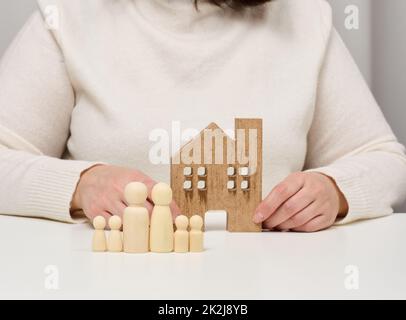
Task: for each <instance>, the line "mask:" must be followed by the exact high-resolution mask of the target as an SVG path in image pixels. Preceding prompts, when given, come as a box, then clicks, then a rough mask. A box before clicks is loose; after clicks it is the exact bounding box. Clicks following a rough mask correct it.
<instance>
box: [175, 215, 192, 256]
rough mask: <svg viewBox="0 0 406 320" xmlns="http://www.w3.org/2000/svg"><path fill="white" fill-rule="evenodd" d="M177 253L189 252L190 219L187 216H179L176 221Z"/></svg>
mask: <svg viewBox="0 0 406 320" xmlns="http://www.w3.org/2000/svg"><path fill="white" fill-rule="evenodd" d="M175 225H176V231H175V246H174V247H175V252H178V253H185V252H188V251H189V231H187V228H188V226H189V219H188V217H186V216H178V217H177V218H176V219H175Z"/></svg>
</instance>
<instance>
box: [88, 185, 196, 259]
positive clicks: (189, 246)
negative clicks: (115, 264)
mask: <svg viewBox="0 0 406 320" xmlns="http://www.w3.org/2000/svg"><path fill="white" fill-rule="evenodd" d="M124 197H125V199H126V201H127V203H128V204H129V206H128V207H127V208H126V209H125V210H124V213H123V219H121V218H120V217H119V216H112V217H110V219H109V221H108V224H109V227H110V229H111V231H110V234H109V237H108V238H106V234H105V228H106V219H105V218H104V217H102V216H98V217H96V218H95V219H94V220H93V226H94V228H95V232H94V235H93V251H95V252H104V251H110V252H122V251H124V252H126V253H146V252H149V251H151V252H159V253H166V252H173V251H175V252H179V253H185V252H201V251H203V232H202V228H203V219H202V217H200V216H198V215H195V216H193V217H191V218H190V221H189V218H188V217H186V216H183V215H182V216H178V217H177V218H176V219H175V225H176V231H175V230H174V226H173V218H172V212H171V209H170V207H169V205H170V203H171V202H172V190H171V188H170V187H169V186H168V185H167V184H165V183H158V184H156V185H155V186H154V187H153V189H152V193H151V198H152V201H153V203H154V208H153V210H152V215H151V219H150V216H149V213H148V210H147V209H146V207H145V203H146V201H147V197H148V189H147V187H146V186H145V185H144V184H143V183H140V182H131V183H130V184H128V185H127V186H126V188H125V191H124ZM189 226H190V231H189ZM121 227H122V229H123V232H121Z"/></svg>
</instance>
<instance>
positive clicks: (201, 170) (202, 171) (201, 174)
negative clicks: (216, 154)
mask: <svg viewBox="0 0 406 320" xmlns="http://www.w3.org/2000/svg"><path fill="white" fill-rule="evenodd" d="M197 175H198V176H199V177H204V176H206V168H205V167H199V168H197Z"/></svg>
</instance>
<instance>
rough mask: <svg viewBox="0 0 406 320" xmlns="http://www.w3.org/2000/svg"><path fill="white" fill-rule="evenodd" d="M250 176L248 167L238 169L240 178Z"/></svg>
mask: <svg viewBox="0 0 406 320" xmlns="http://www.w3.org/2000/svg"><path fill="white" fill-rule="evenodd" d="M249 175H250V169H249V168H248V167H241V168H240V176H243V177H248V176H249Z"/></svg>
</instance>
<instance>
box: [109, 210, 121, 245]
mask: <svg viewBox="0 0 406 320" xmlns="http://www.w3.org/2000/svg"><path fill="white" fill-rule="evenodd" d="M109 227H110V229H111V231H110V235H109V240H108V244H107V248H108V250H109V251H110V252H121V251H123V239H122V237H121V231H120V229H121V218H120V217H119V216H112V217H111V218H110V219H109Z"/></svg>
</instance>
